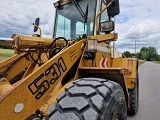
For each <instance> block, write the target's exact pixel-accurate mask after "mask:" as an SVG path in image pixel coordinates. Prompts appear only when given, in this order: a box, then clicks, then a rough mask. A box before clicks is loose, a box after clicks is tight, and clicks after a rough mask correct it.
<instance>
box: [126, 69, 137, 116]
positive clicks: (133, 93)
mask: <svg viewBox="0 0 160 120" xmlns="http://www.w3.org/2000/svg"><path fill="white" fill-rule="evenodd" d="M129 100H130V109H129V110H128V114H129V115H135V114H136V113H137V111H138V108H139V75H138V72H137V76H136V84H135V87H134V89H132V90H129Z"/></svg>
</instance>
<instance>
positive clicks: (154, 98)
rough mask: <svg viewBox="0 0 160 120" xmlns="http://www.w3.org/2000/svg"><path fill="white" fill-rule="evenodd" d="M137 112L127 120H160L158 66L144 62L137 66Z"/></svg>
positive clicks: (159, 69)
mask: <svg viewBox="0 0 160 120" xmlns="http://www.w3.org/2000/svg"><path fill="white" fill-rule="evenodd" d="M139 82H140V83H139V84H140V85H139V87H140V88H139V91H140V93H139V95H140V96H139V110H138V113H137V114H136V115H135V116H128V120H160V103H159V102H160V65H159V64H155V63H152V62H145V63H144V64H142V65H140V66H139Z"/></svg>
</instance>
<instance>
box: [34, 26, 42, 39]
mask: <svg viewBox="0 0 160 120" xmlns="http://www.w3.org/2000/svg"><path fill="white" fill-rule="evenodd" d="M33 25H34V26H35V27H37V28H38V29H39V32H40V37H42V30H41V28H40V27H39V26H37V25H36V24H33Z"/></svg>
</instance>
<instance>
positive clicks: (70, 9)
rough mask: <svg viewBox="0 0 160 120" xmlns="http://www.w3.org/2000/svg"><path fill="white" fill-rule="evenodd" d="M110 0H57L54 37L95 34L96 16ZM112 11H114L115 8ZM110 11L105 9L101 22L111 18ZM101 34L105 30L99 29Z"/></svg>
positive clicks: (68, 37) (100, 18) (70, 37)
mask: <svg viewBox="0 0 160 120" xmlns="http://www.w3.org/2000/svg"><path fill="white" fill-rule="evenodd" d="M110 1H111V0H60V1H57V2H56V3H54V6H55V7H56V15H55V25H54V32H53V38H57V37H64V38H66V39H76V38H77V36H79V35H83V34H86V35H87V36H93V35H95V33H96V30H95V17H96V15H97V14H98V13H99V12H100V11H101V10H102V9H103V8H104V7H105V6H106V4H107V3H109V2H110ZM117 1H118V0H117ZM111 11H112V12H113V10H111ZM108 12H109V11H107V10H105V11H104V12H103V13H102V14H101V15H100V17H99V20H98V21H99V23H100V22H104V21H109V20H110V17H111V16H108ZM110 13H111V12H110ZM110 13H109V14H110ZM113 14H115V13H113ZM85 18H86V19H85ZM99 34H103V32H102V31H100V30H99Z"/></svg>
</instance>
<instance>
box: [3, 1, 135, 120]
mask: <svg viewBox="0 0 160 120" xmlns="http://www.w3.org/2000/svg"><path fill="white" fill-rule="evenodd" d="M59 2H60V4H61V5H62V6H63V5H64V4H67V3H69V2H72V1H71V0H60V1H59ZM58 4H59V3H58ZM97 5H99V4H97ZM112 5H113V3H112V2H111V3H109V4H108V5H107V6H106V7H104V9H102V10H101V11H100V6H98V7H97V10H93V11H96V14H97V15H95V20H94V25H95V26H94V29H95V30H94V35H92V36H86V37H84V36H85V35H82V36H83V37H81V38H79V39H75V40H74V41H72V40H68V41H67V42H66V40H63V38H62V39H58V40H55V39H52V38H42V37H41V29H40V28H39V27H38V28H39V29H40V37H33V36H32V37H31V36H24V35H16V34H14V35H13V41H12V42H11V43H13V42H14V44H13V47H14V49H15V53H16V55H15V56H13V57H11V58H9V59H7V60H6V61H3V62H1V63H0V75H1V76H0V77H1V78H0V111H1V112H0V113H1V114H0V120H22V119H26V118H28V117H29V116H31V115H33V114H35V113H36V112H38V113H39V114H41V115H43V117H45V116H47V111H48V110H49V108H50V106H51V104H52V103H54V102H57V100H56V98H57V96H58V95H59V94H60V93H61V92H62V91H64V90H65V88H66V87H67V86H68V85H70V84H71V83H72V82H73V81H74V80H76V79H79V78H83V77H97V78H105V79H109V80H112V81H115V82H117V83H119V84H120V85H121V86H122V88H123V91H124V94H125V99H126V104H127V105H128V106H129V95H128V89H133V88H134V86H135V83H136V75H137V71H138V62H137V59H136V58H123V56H122V55H121V54H120V55H114V53H115V51H114V49H115V48H114V47H113V48H112V47H111V45H110V43H111V42H112V41H113V42H114V41H116V40H117V38H118V34H117V33H114V32H112V33H109V32H106V33H105V34H103V35H98V32H99V23H100V21H99V16H100V15H101V13H103V11H105V10H106V9H107V8H108V7H111V6H112ZM89 7H90V6H89ZM77 12H78V11H77ZM75 24H76V23H75ZM35 26H36V25H35ZM71 32H72V31H71ZM70 39H71V38H70ZM52 43H54V44H52ZM66 43H68V45H67V44H66ZM7 44H10V43H7ZM49 47H50V48H49ZM56 48H58V49H59V52H57V49H56ZM53 50H55V52H57V53H55V54H52V52H53ZM87 51H90V53H92V54H91V58H89V57H86V56H87V55H86V54H87ZM85 55H86V56H85ZM115 57H117V58H115ZM21 73H22V76H21ZM70 73H73V75H71V78H68V77H69V76H70V75H69V74H70ZM17 76H18V77H20V76H21V77H20V78H17V79H16V78H15V77H17Z"/></svg>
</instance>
